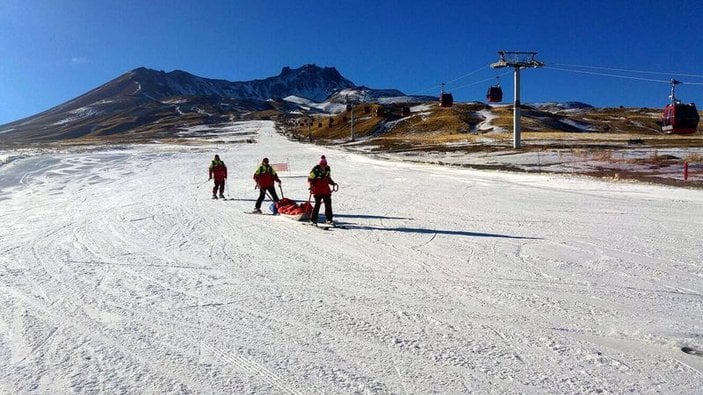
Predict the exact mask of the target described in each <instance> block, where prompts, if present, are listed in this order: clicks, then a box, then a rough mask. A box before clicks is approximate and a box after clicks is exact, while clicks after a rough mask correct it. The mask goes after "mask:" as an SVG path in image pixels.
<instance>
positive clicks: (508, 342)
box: [0, 122, 703, 394]
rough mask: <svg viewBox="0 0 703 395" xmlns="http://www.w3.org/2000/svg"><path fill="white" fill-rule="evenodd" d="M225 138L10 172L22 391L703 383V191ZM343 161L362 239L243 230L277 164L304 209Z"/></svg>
mask: <svg viewBox="0 0 703 395" xmlns="http://www.w3.org/2000/svg"><path fill="white" fill-rule="evenodd" d="M218 130H220V132H219V133H221V134H222V136H218V138H217V141H219V143H214V142H212V143H210V144H205V145H195V146H193V145H191V146H176V145H173V146H172V145H147V146H123V147H113V148H110V147H102V148H95V149H92V150H85V149H81V150H72V151H66V152H44V153H40V152H36V153H35V154H27V153H23V155H21V156H18V157H17V158H16V159H14V160H12V161H8V162H6V163H5V164H4V165H2V166H0V220H1V223H2V226H0V240H1V241H2V242H1V243H0V287H1V288H2V292H0V359H2V361H3V363H2V364H1V365H0V393H69V392H81V393H187V392H195V393H204V394H205V393H207V394H211V393H216V394H231V393H257V394H258V393H275V394H280V393H294V394H309V393H445V394H449V393H468V392H478V393H486V392H494V393H593V392H609V393H623V392H633V393H644V392H663V393H700V391H701V388H703V357H702V356H701V355H700V354H699V353H700V351H701V350H703V321H701V317H703V268H702V267H701V262H702V261H703V242H702V239H701V235H700V233H701V229H702V228H703V226H702V225H703V193H702V192H701V191H700V190H690V189H683V188H682V189H676V188H671V187H665V186H655V185H644V184H626V183H611V182H603V181H597V180H591V179H586V178H569V177H566V176H554V175H549V176H545V175H529V174H510V173H501V172H481V171H476V170H468V169H457V168H447V167H442V166H432V165H422V164H409V163H402V162H396V161H389V160H379V159H374V158H373V157H371V156H369V155H364V154H353V153H348V152H343V151H337V150H334V149H332V148H323V147H320V146H312V145H303V144H299V143H295V142H290V141H288V140H286V139H285V138H284V137H282V136H280V135H279V134H277V133H276V131H275V128H274V125H273V124H272V123H270V122H249V123H239V124H235V125H232V126H231V127H229V128H223V127H220V128H219V129H218ZM228 133H233V134H235V135H236V136H237V138H239V137H238V136H241V134H243V133H250V134H251V136H252V138H253V139H254V140H255V141H256V143H253V144H246V143H236V142H234V141H236V139H232V140H230V141H231V142H230V143H227V142H226V141H227V139H226V138H224V137H226V135H227V134H228ZM213 141H215V140H213ZM223 141H224V142H223ZM218 144H219V145H218ZM214 154H219V155H220V157H221V158H222V159H223V160H224V161H225V163H226V164H227V166H228V169H229V186H228V190H227V192H226V193H227V195H228V196H229V197H230V199H229V200H226V201H222V200H212V199H211V198H210V194H211V183H210V182H208V181H207V166H208V165H209V162H210V160H211V159H212V157H213V155H214ZM321 154H325V155H326V156H327V159H328V161H329V163H330V165H331V167H332V175H333V177H334V179H335V180H336V181H337V182H338V183H339V184H340V189H339V191H338V192H337V193H335V194H334V195H333V206H334V212H335V219H336V221H338V222H340V223H341V224H343V225H345V226H346V229H333V230H329V231H325V230H320V229H316V228H314V227H312V226H305V225H303V224H302V223H297V222H294V221H292V220H289V219H286V218H282V217H279V216H273V215H250V214H245V213H244V211H249V210H251V209H252V208H253V207H254V199H255V198H256V196H257V194H258V191H257V190H255V189H254V184H253V182H252V180H251V175H252V174H253V172H254V170H255V167H256V165H257V164H258V163H259V161H260V160H261V158H263V157H264V156H266V157H269V158H270V159H271V162H274V163H276V162H287V163H289V165H290V172H282V173H281V174H280V176H281V178H282V181H283V183H282V191H283V192H284V193H285V196H286V197H289V198H292V199H296V200H298V201H304V200H307V199H308V191H307V185H306V181H305V177H306V174H307V173H308V171H309V170H310V168H311V167H312V166H313V165H314V164H315V163H316V162H317V161H318V159H319V157H320V155H321ZM6 156H8V157H9V156H10V155H9V154H7V155H6ZM267 207H268V202H267V203H265V204H264V208H267ZM682 349H683V350H682ZM684 351H686V352H684ZM697 353H698V355H696V354H697Z"/></svg>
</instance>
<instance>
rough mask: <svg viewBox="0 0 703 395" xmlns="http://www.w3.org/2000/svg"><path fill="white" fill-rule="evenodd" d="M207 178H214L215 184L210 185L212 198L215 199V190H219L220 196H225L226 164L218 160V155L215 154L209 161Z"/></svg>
mask: <svg viewBox="0 0 703 395" xmlns="http://www.w3.org/2000/svg"><path fill="white" fill-rule="evenodd" d="M208 176H209V177H210V178H208V180H212V179H213V178H214V179H215V186H214V187H212V198H213V199H217V190H218V189H219V191H220V198H221V199H224V198H225V180H226V179H227V166H225V162H223V161H221V160H220V156H219V155H215V159H213V160H212V163H210V167H209V168H208Z"/></svg>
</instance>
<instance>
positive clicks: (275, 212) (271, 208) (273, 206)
mask: <svg viewBox="0 0 703 395" xmlns="http://www.w3.org/2000/svg"><path fill="white" fill-rule="evenodd" d="M269 210H271V212H272V213H274V214H278V210H276V203H271V204H270V205H269Z"/></svg>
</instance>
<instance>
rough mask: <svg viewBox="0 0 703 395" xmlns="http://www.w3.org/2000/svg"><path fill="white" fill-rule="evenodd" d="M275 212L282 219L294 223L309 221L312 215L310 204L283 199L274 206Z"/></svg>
mask: <svg viewBox="0 0 703 395" xmlns="http://www.w3.org/2000/svg"><path fill="white" fill-rule="evenodd" d="M274 208H275V211H276V212H278V214H279V215H280V216H282V217H285V218H289V219H292V220H293V221H308V220H310V215H311V214H312V204H310V202H309V201H308V202H303V203H296V202H295V200H293V199H288V198H285V197H284V198H282V199H281V200H279V201H278V202H276V203H275V204H274Z"/></svg>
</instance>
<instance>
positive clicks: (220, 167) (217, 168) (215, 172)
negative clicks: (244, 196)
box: [208, 160, 227, 181]
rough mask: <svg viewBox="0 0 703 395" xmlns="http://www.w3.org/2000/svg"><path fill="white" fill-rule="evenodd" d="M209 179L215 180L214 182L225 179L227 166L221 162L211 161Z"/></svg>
mask: <svg viewBox="0 0 703 395" xmlns="http://www.w3.org/2000/svg"><path fill="white" fill-rule="evenodd" d="M208 176H209V178H213V177H214V178H215V180H216V181H222V180H224V179H225V178H227V166H225V162H223V161H221V160H213V161H212V163H211V164H210V167H209V168H208Z"/></svg>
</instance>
